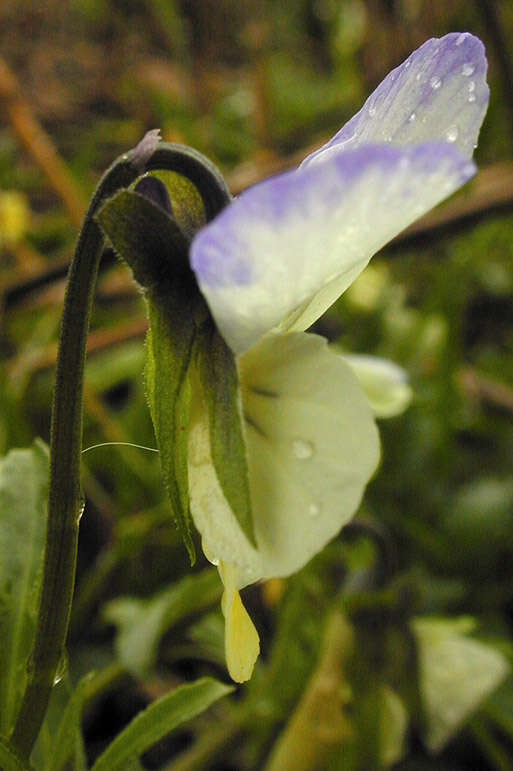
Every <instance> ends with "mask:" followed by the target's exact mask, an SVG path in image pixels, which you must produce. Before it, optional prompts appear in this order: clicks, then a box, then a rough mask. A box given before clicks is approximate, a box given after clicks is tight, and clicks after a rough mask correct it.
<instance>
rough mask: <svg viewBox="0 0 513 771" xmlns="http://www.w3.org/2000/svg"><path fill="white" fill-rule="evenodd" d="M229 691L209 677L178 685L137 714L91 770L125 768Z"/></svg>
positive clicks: (103, 770)
mask: <svg viewBox="0 0 513 771" xmlns="http://www.w3.org/2000/svg"><path fill="white" fill-rule="evenodd" d="M232 690H233V688H231V687H230V686H227V685H224V684H223V683H219V682H217V681H216V680H212V679H211V678H209V677H205V678H202V679H200V680H196V681H195V682H194V683H190V684H188V685H182V686H180V687H179V688H177V689H176V690H174V691H173V692H172V693H169V694H167V696H164V697H162V698H161V699H159V700H158V701H156V702H154V703H153V704H150V706H149V707H148V708H147V709H145V710H144V712H141V713H140V714H139V715H137V717H135V718H134V720H132V722H131V723H130V724H129V725H128V726H127V727H126V728H125V730H124V731H122V732H121V733H120V734H119V735H118V736H117V737H116V738H115V739H114V741H113V742H112V744H110V745H109V747H108V748H107V749H106V750H105V752H104V753H103V754H102V755H100V757H99V758H98V760H97V761H96V763H95V764H94V766H93V768H92V771H118V769H119V771H124V769H126V768H127V765H128V764H129V763H130V762H131V761H132V759H133V758H134V757H140V756H141V755H142V753H143V752H145V751H146V750H148V749H149V748H150V747H151V746H152V745H154V744H155V743H156V742H158V741H159V740H160V739H162V737H164V736H166V735H167V734H168V733H170V731H172V730H173V729H174V728H176V727H177V726H179V725H180V724H181V723H184V722H185V721H186V720H190V719H191V718H193V717H196V715H199V714H200V713H201V712H203V711H204V710H206V709H207V708H208V707H209V706H210V705H211V704H213V703H214V702H215V701H217V700H218V699H220V698H221V697H222V696H226V694H228V693H230V692H231V691H232Z"/></svg>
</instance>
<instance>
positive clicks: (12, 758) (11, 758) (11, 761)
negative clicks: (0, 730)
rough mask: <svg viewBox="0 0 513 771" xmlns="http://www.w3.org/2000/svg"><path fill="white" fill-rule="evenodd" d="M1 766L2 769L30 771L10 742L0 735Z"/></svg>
mask: <svg viewBox="0 0 513 771" xmlns="http://www.w3.org/2000/svg"><path fill="white" fill-rule="evenodd" d="M0 763H1V765H0V768H1V769H2V771H29V767H28V766H26V765H24V763H22V761H21V760H20V759H19V758H18V757H17V755H16V753H15V752H14V750H13V749H12V747H10V746H9V744H8V743H7V742H6V741H5V740H4V739H2V737H1V736H0Z"/></svg>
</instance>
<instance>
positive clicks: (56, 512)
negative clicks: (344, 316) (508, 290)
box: [11, 132, 230, 759]
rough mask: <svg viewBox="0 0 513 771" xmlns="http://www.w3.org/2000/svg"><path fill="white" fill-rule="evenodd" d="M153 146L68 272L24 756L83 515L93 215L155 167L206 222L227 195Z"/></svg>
mask: <svg viewBox="0 0 513 771" xmlns="http://www.w3.org/2000/svg"><path fill="white" fill-rule="evenodd" d="M157 143H158V138H157V134H156V132H150V133H149V134H148V135H146V137H145V138H144V139H143V140H142V141H141V142H140V143H139V145H138V146H137V147H136V148H135V150H133V151H132V152H131V153H129V154H126V155H123V156H121V157H120V158H119V159H118V160H117V161H115V162H114V163H113V164H112V166H111V167H110V168H109V169H108V171H107V172H106V173H105V174H104V176H103V177H102V179H101V180H100V183H99V185H98V187H97V189H96V191H95V193H94V195H93V198H92V200H91V203H90V205H89V208H88V210H87V213H86V215H85V218H84V222H83V225H82V229H81V231H80V234H79V237H78V242H77V247H76V250H75V254H74V257H73V261H72V263H71V266H70V271H69V274H68V284H67V289H66V296H65V299H64V309H63V316H62V326H61V337H60V345H59V354H58V359H57V370H56V382H55V390H54V400H53V411H52V425H51V453H50V487H49V494H48V522H47V534H46V547H45V555H44V565H43V579H42V586H41V595H40V608H39V615H38V619H37V627H36V633H35V640H34V647H33V650H32V655H31V660H30V664H29V668H28V671H27V675H28V684H27V687H26V690H25V693H24V696H23V700H22V703H21V707H20V711H19V714H18V718H17V722H16V725H15V728H14V731H13V734H12V739H11V741H12V745H13V746H14V747H15V748H17V751H18V752H19V754H20V755H21V757H23V758H26V759H28V757H29V756H30V753H31V751H32V747H33V746H34V742H35V741H36V738H37V735H38V733H39V730H40V727H41V723H42V721H43V719H44V715H45V711H46V708H47V705H48V701H49V698H50V693H51V690H52V687H53V684H54V678H55V673H56V671H57V669H58V667H59V662H60V660H61V657H62V655H63V651H64V645H65V641H66V635H67V630H68V623H69V616H70V611H71V602H72V598H73V586H74V579H75V566H76V555H77V540H78V524H79V519H80V514H81V506H82V502H81V495H80V451H81V446H82V411H83V376H84V364H85V354H86V343H87V335H88V331H89V319H90V315H91V307H92V302H93V294H94V288H95V284H96V277H97V274H98V265H99V262H100V257H101V254H102V249H103V246H104V236H103V234H102V231H101V230H100V227H99V225H98V224H97V222H96V221H95V219H94V216H95V214H96V212H97V211H98V209H99V207H100V206H101V204H102V203H103V202H104V201H105V200H106V199H107V198H109V197H110V196H112V195H113V194H114V193H115V192H116V191H118V190H120V189H121V188H126V187H128V186H129V185H130V184H131V183H132V182H133V181H134V180H135V179H137V177H139V176H140V175H141V174H143V173H144V172H146V171H149V170H153V169H162V168H164V169H166V168H167V169H171V170H173V171H177V172H179V173H182V174H184V175H185V176H187V177H188V178H189V179H190V180H191V182H193V183H194V184H195V185H196V187H197V188H198V192H199V193H200V195H201V196H202V198H203V200H204V205H205V210H206V214H207V219H210V218H212V217H213V216H215V214H217V212H218V211H219V210H220V209H222V208H223V207H224V206H225V205H226V203H227V202H228V201H229V199H230V195H229V193H228V190H227V188H226V185H225V183H224V180H223V179H222V177H221V175H220V173H219V172H218V171H217V169H216V168H215V166H214V165H213V164H211V163H210V161H207V159H205V158H204V157H203V156H202V155H201V154H200V153H197V152H196V151H194V150H191V149H190V148H185V147H182V146H180V145H173V144H168V143H165V142H162V143H160V144H157Z"/></svg>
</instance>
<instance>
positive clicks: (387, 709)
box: [380, 685, 408, 767]
mask: <svg viewBox="0 0 513 771" xmlns="http://www.w3.org/2000/svg"><path fill="white" fill-rule="evenodd" d="M407 728H408V713H407V712H406V709H405V707H404V704H403V703H402V701H401V699H400V698H399V696H398V695H397V694H396V692H395V691H393V690H392V689H391V688H388V687H387V686H385V685H384V686H382V688H381V713H380V731H381V735H380V750H381V758H382V761H383V763H384V765H385V766H387V767H388V766H393V765H394V764H395V763H397V762H398V761H399V760H400V759H401V758H402V756H403V755H404V751H405V739H406V730H407Z"/></svg>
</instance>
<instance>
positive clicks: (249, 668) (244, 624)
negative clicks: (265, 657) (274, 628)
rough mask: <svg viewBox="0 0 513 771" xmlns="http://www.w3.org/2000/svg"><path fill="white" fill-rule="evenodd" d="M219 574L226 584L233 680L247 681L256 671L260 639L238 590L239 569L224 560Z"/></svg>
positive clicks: (228, 655)
mask: <svg viewBox="0 0 513 771" xmlns="http://www.w3.org/2000/svg"><path fill="white" fill-rule="evenodd" d="M219 574H220V575H221V578H222V581H223V584H224V594H223V599H222V608H223V614H224V617H225V654H226V665H227V667H228V672H229V674H230V677H231V678H232V680H234V681H235V682H236V683H245V682H246V681H247V680H249V679H250V678H251V675H252V674H253V667H254V666H255V662H256V660H257V658H258V655H259V653H260V640H259V637H258V632H257V630H256V629H255V626H254V624H253V622H252V621H251V618H250V617H249V615H248V612H247V610H246V608H245V607H244V605H243V604H242V600H241V598H240V594H239V592H238V590H237V578H238V577H237V569H236V568H235V567H234V566H233V565H229V564H228V563H224V562H220V563H219Z"/></svg>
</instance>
